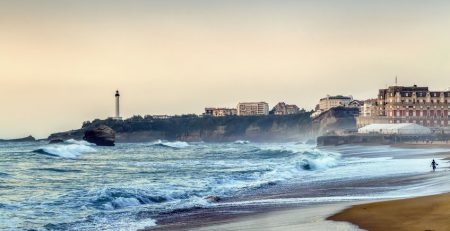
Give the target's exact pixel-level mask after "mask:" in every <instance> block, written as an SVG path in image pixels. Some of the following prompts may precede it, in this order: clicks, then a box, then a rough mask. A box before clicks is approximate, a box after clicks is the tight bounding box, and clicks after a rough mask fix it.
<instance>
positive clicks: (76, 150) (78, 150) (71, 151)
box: [33, 144, 96, 158]
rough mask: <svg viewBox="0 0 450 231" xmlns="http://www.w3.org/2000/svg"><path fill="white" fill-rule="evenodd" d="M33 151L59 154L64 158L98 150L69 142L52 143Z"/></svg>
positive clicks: (53, 154)
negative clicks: (67, 143)
mask: <svg viewBox="0 0 450 231" xmlns="http://www.w3.org/2000/svg"><path fill="white" fill-rule="evenodd" d="M33 152H35V153H39V154H44V155H50V156H59V157H63V158H77V157H78V156H79V155H81V154H84V153H93V152H96V150H95V149H94V148H92V147H89V146H86V145H80V144H69V145H50V146H47V147H42V148H39V149H37V150H34V151H33Z"/></svg>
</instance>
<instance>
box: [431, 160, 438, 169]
mask: <svg viewBox="0 0 450 231" xmlns="http://www.w3.org/2000/svg"><path fill="white" fill-rule="evenodd" d="M436 166H438V163H436V161H434V159H433V161H431V167H432V168H433V172H434V171H435V170H436Z"/></svg>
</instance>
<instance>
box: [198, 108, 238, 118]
mask: <svg viewBox="0 0 450 231" xmlns="http://www.w3.org/2000/svg"><path fill="white" fill-rule="evenodd" d="M203 115H205V116H214V117H223V116H235V115H237V109H236V108H216V107H207V108H205V113H203Z"/></svg>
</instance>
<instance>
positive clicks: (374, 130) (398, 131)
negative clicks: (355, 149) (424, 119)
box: [358, 123, 432, 135]
mask: <svg viewBox="0 0 450 231" xmlns="http://www.w3.org/2000/svg"><path fill="white" fill-rule="evenodd" d="M358 133H360V134H384V135H394V134H395V135H428V134H431V133H432V131H431V129H430V128H427V127H424V126H421V125H418V124H414V123H399V124H370V125H367V126H364V127H362V128H359V129H358Z"/></svg>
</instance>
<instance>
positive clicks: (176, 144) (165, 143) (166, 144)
mask: <svg viewBox="0 0 450 231" xmlns="http://www.w3.org/2000/svg"><path fill="white" fill-rule="evenodd" d="M152 146H158V147H164V148H176V149H177V148H187V147H189V146H190V145H189V144H188V143H186V142H182V141H174V142H168V141H162V140H158V141H156V142H155V143H153V144H152Z"/></svg>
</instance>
